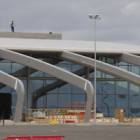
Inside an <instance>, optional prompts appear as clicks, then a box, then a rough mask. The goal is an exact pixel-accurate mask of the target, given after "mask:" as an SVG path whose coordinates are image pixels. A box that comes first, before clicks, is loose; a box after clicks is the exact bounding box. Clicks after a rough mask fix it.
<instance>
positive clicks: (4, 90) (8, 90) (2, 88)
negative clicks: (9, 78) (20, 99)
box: [0, 83, 12, 93]
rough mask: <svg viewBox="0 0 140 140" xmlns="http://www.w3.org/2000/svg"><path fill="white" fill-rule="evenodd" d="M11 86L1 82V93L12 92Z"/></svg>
mask: <svg viewBox="0 0 140 140" xmlns="http://www.w3.org/2000/svg"><path fill="white" fill-rule="evenodd" d="M11 90H12V89H11V87H9V86H6V85H4V84H2V83H0V93H11Z"/></svg>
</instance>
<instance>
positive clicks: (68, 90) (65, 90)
mask: <svg viewBox="0 0 140 140" xmlns="http://www.w3.org/2000/svg"><path fill="white" fill-rule="evenodd" d="M58 93H71V84H65V85H63V86H61V87H59V88H58Z"/></svg>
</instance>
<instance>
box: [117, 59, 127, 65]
mask: <svg viewBox="0 0 140 140" xmlns="http://www.w3.org/2000/svg"><path fill="white" fill-rule="evenodd" d="M116 64H117V66H119V65H125V66H126V65H129V64H128V63H127V62H123V61H119V60H116Z"/></svg>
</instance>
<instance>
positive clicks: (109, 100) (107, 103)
mask: <svg viewBox="0 0 140 140" xmlns="http://www.w3.org/2000/svg"><path fill="white" fill-rule="evenodd" d="M103 108H106V109H109V108H115V95H108V94H107V95H103Z"/></svg>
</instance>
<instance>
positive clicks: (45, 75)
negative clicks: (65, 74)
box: [43, 73, 54, 77]
mask: <svg viewBox="0 0 140 140" xmlns="http://www.w3.org/2000/svg"><path fill="white" fill-rule="evenodd" d="M43 74H44V77H54V76H53V75H50V74H47V73H43Z"/></svg>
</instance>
